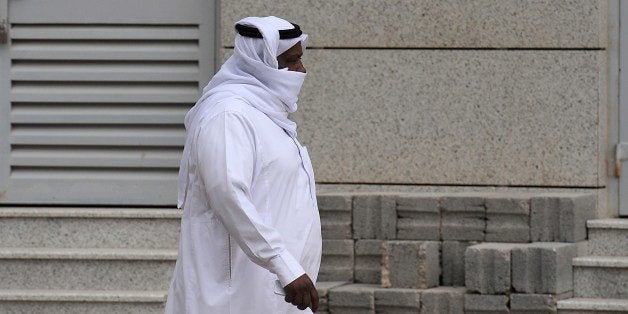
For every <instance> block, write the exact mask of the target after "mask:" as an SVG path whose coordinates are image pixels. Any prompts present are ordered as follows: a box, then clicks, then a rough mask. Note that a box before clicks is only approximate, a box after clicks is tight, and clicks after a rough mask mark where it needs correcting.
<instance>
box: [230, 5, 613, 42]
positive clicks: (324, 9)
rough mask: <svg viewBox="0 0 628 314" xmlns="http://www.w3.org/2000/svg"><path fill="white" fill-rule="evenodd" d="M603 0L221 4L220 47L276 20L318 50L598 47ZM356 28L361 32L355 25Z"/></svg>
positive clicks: (602, 39) (603, 18)
mask: <svg viewBox="0 0 628 314" xmlns="http://www.w3.org/2000/svg"><path fill="white" fill-rule="evenodd" d="M605 3H606V2H605V1H587V0H577V1H570V2H568V3H564V2H556V1H551V0H544V1H517V0H492V1H464V0H457V1H446V2H442V1H427V0H422V1H401V0H391V1H386V2H381V1H375V0H361V1H357V0H342V1H334V2H311V1H307V0H297V1H286V0H283V1H269V0H266V1H253V0H245V1H236V0H229V1H221V6H220V7H221V11H220V12H221V21H222V32H221V44H222V45H223V46H232V45H233V24H234V23H235V22H237V21H238V20H239V19H240V18H242V17H245V16H249V15H260V16H261V15H276V16H281V17H284V18H286V19H289V20H292V21H293V22H295V23H297V24H299V25H301V27H302V28H303V29H304V30H305V31H306V32H308V33H309V34H310V36H311V44H312V45H313V46H317V47H430V48H432V47H528V48H538V47H542V48H548V47H552V48H555V47H575V48H579V47H604V43H605V38H606V33H605V25H606V14H607V12H606V6H605ZM356 25H359V26H360V27H355V26H356Z"/></svg>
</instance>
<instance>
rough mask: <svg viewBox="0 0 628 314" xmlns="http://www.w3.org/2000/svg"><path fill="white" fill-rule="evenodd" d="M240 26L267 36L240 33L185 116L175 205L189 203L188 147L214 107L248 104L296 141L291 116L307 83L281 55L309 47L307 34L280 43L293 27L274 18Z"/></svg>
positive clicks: (249, 20) (247, 20)
mask: <svg viewBox="0 0 628 314" xmlns="http://www.w3.org/2000/svg"><path fill="white" fill-rule="evenodd" d="M236 24H242V25H246V26H251V27H255V28H257V29H258V30H259V32H260V33H261V34H262V37H263V38H251V37H244V36H241V35H240V34H236V38H235V46H234V51H233V55H231V57H230V58H229V59H228V60H227V61H226V62H225V63H224V64H223V66H222V67H221V68H220V70H219V71H218V73H216V75H215V76H214V77H213V78H212V79H211V81H210V82H209V84H207V86H205V88H204V89H203V95H202V96H201V98H200V99H199V100H198V101H197V102H196V105H194V107H192V109H190V111H189V112H188V113H187V114H186V116H185V128H186V131H187V136H186V142H185V147H184V150H183V155H182V157H181V167H180V168H179V178H178V187H179V195H178V201H177V207H179V208H182V207H183V205H184V202H185V197H186V191H187V186H188V184H189V181H190V178H189V177H190V175H191V174H190V171H189V164H190V163H189V158H190V151H189V150H190V147H191V145H192V142H193V141H194V138H195V133H196V131H197V128H198V126H199V125H200V122H201V120H202V118H203V116H204V113H205V112H207V110H209V109H210V108H211V107H213V105H215V104H217V103H219V102H221V101H222V100H225V99H228V98H237V99H241V100H244V102H246V103H248V104H249V105H251V106H252V107H255V108H256V109H258V110H259V111H261V112H263V113H264V114H266V115H267V116H268V117H269V118H270V119H271V120H272V121H273V122H275V124H277V125H278V126H279V127H281V128H282V129H284V130H285V131H286V133H288V135H290V136H291V137H293V138H296V135H297V133H296V129H297V126H296V123H294V121H292V120H290V119H289V118H288V114H289V113H292V112H295V111H296V110H297V100H298V95H299V92H300V90H301V86H302V85H303V82H304V80H305V73H301V72H294V71H288V70H287V69H281V70H280V69H278V63H277V56H279V55H280V54H282V53H284V52H285V51H287V50H288V49H290V48H291V47H293V46H294V45H296V44H297V43H298V42H301V46H302V49H303V50H305V46H306V45H307V34H302V35H301V36H300V37H297V38H292V39H279V30H285V29H293V28H294V26H293V25H292V24H291V23H290V22H288V21H286V20H283V19H280V18H278V17H274V16H268V17H247V18H244V19H242V20H240V21H238V22H237V23H236Z"/></svg>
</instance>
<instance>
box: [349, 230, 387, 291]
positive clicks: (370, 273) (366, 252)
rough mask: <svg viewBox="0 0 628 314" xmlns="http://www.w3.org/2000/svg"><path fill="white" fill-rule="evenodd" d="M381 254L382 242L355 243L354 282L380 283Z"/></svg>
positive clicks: (362, 241)
mask: <svg viewBox="0 0 628 314" xmlns="http://www.w3.org/2000/svg"><path fill="white" fill-rule="evenodd" d="M382 252H383V249H382V240H357V241H356V242H355V268H354V272H355V275H354V277H355V282H358V283H371V284H380V283H381V273H382V270H381V268H382Z"/></svg>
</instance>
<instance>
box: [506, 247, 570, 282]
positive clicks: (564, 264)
mask: <svg viewBox="0 0 628 314" xmlns="http://www.w3.org/2000/svg"><path fill="white" fill-rule="evenodd" d="M576 254H577V247H576V244H568V243H531V244H528V245H525V246H520V247H516V248H513V249H512V286H513V288H514V289H515V291H517V292H521V293H536V294H547V293H553V294H560V293H564V292H568V291H572V290H573V270H572V267H571V263H572V260H573V258H574V257H576Z"/></svg>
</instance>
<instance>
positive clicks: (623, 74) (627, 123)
mask: <svg viewBox="0 0 628 314" xmlns="http://www.w3.org/2000/svg"><path fill="white" fill-rule="evenodd" d="M626 148H628V3H626V2H622V1H619V143H618V144H617V156H616V158H617V159H618V160H617V161H616V162H617V166H616V167H618V168H619V169H617V170H616V172H617V175H619V215H621V216H628V165H626V160H625V159H624V160H622V157H624V156H623V155H624V150H625V149H626ZM622 165H623V167H622Z"/></svg>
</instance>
